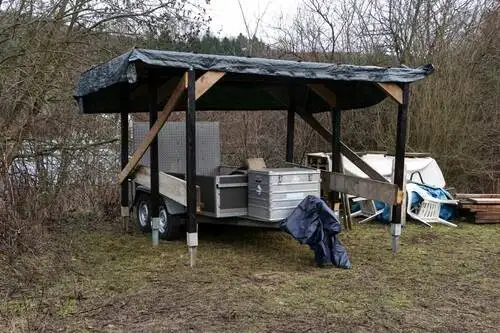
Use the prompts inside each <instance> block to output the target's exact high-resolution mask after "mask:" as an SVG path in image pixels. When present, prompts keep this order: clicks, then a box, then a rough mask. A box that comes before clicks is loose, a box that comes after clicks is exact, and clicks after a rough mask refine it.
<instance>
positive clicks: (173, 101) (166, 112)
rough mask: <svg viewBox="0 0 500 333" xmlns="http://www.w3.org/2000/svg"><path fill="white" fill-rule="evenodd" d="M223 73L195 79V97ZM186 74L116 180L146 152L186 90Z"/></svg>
mask: <svg viewBox="0 0 500 333" xmlns="http://www.w3.org/2000/svg"><path fill="white" fill-rule="evenodd" d="M224 74H225V73H223V72H207V73H205V74H203V75H202V76H201V77H200V78H199V79H198V80H197V81H196V99H198V98H200V97H201V96H203V94H204V93H206V92H207V91H208V89H210V87H212V86H213V85H214V84H215V83H217V81H219V80H220V79H221V78H222V77H223V76H224ZM186 75H187V74H185V75H183V76H182V79H181V80H180V81H179V83H178V84H177V86H176V87H175V89H174V91H173V92H172V95H171V96H170V98H169V100H168V101H167V104H166V105H165V107H164V108H163V111H162V112H161V113H160V114H159V115H158V119H157V120H156V122H155V123H154V125H153V127H151V129H150V130H149V132H148V133H147V134H146V135H145V136H144V139H143V140H142V142H141V144H140V146H139V148H138V149H137V150H136V151H135V152H134V154H133V155H132V158H131V159H130V160H129V162H128V164H127V165H126V166H125V167H124V168H123V169H122V171H121V172H120V175H119V176H118V182H119V183H120V184H121V183H123V181H124V180H125V179H127V177H128V175H129V174H130V173H131V172H132V170H133V169H134V168H135V167H136V166H137V164H138V163H139V161H140V160H141V158H142V156H143V155H144V154H145V153H146V151H147V149H148V148H149V146H150V145H151V142H152V141H153V139H154V137H155V136H156V135H157V134H158V132H159V131H160V130H161V128H162V127H163V125H164V124H165V122H166V121H167V120H168V118H169V117H170V115H171V114H172V111H173V110H174V109H175V106H176V105H177V102H178V101H179V99H180V98H181V96H182V95H183V93H184V91H185V90H186V85H187V76H186Z"/></svg>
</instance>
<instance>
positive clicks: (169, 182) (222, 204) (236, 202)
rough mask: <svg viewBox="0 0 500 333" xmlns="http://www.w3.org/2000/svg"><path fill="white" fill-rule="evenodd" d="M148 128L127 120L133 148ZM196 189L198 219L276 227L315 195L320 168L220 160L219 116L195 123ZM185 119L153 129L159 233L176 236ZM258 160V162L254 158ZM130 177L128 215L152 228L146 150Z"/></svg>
mask: <svg viewBox="0 0 500 333" xmlns="http://www.w3.org/2000/svg"><path fill="white" fill-rule="evenodd" d="M148 130H149V124H148V123H146V122H137V121H135V122H134V123H133V125H132V149H133V150H134V151H135V150H136V149H137V148H138V147H139V145H140V143H141V142H142V141H143V140H144V137H145V135H146V134H147V132H148ZM196 132H197V134H198V135H197V136H196V155H197V157H198V159H197V161H198V163H197V165H196V186H197V187H196V192H197V195H196V197H197V204H196V207H197V208H196V211H197V217H196V218H197V221H198V223H208V224H224V225H236V226H250V227H261V228H279V222H280V221H281V220H282V219H284V218H286V217H287V216H288V215H289V214H290V213H291V211H292V210H293V209H294V208H295V207H296V206H297V205H298V204H299V203H300V201H302V199H304V198H305V197H306V196H308V195H314V196H319V195H320V172H319V171H318V170H316V169H311V168H300V167H285V168H265V161H263V160H262V159H259V158H257V159H251V160H250V161H248V162H247V163H245V164H244V165H237V166H225V165H221V154H220V151H221V150H220V134H219V123H218V122H197V123H196ZM185 137H186V134H185V124H184V123H183V122H169V123H167V124H165V125H164V127H163V128H162V129H161V131H160V132H159V133H158V150H159V151H160V152H161V154H159V160H158V165H159V192H160V195H161V200H160V201H161V205H160V212H159V215H160V216H159V217H160V223H159V229H158V231H159V238H162V239H167V240H171V239H176V238H179V237H180V236H181V231H182V230H183V229H184V227H185V220H186V212H187V208H186V207H187V202H186V197H187V192H186V182H185V180H184V175H185V171H186V165H185V164H186V156H185V144H186V143H185ZM255 162H258V163H255ZM138 165H139V166H138V168H137V169H136V171H135V172H134V173H133V175H132V177H131V178H130V185H131V186H130V190H131V191H130V195H129V198H130V202H131V203H132V206H133V216H134V219H135V220H136V221H137V223H138V225H139V228H140V229H141V230H142V231H143V232H150V231H151V220H152V217H151V213H150V212H151V209H150V207H151V195H150V193H151V187H150V186H151V185H150V178H151V174H150V172H151V169H150V152H149V149H148V150H147V151H146V153H145V154H144V156H143V157H142V158H141V161H140V162H139V164H138Z"/></svg>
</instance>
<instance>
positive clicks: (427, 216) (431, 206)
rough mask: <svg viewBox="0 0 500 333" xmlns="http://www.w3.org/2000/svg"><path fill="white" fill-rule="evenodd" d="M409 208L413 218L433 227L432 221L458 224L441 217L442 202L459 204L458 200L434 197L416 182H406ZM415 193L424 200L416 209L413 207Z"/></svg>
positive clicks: (409, 214) (450, 224) (453, 225)
mask: <svg viewBox="0 0 500 333" xmlns="http://www.w3.org/2000/svg"><path fill="white" fill-rule="evenodd" d="M406 193H407V194H408V196H407V208H406V212H407V214H408V216H410V217H411V218H412V219H414V220H417V221H420V222H422V223H423V224H425V225H427V226H429V227H431V228H432V226H431V223H441V224H444V225H447V226H450V227H456V226H457V225H456V224H454V223H451V222H448V221H446V220H444V219H442V218H440V217H439V212H440V210H441V205H442V204H450V205H458V201H457V200H444V199H437V198H434V197H432V196H431V195H430V194H429V193H427V191H425V190H424V189H422V188H421V187H419V186H418V185H416V184H411V183H410V184H406ZM413 193H416V194H418V195H419V196H420V197H422V199H423V201H422V203H421V204H420V206H419V207H418V208H416V209H413V208H412V207H411V201H412V200H411V199H412V197H413Z"/></svg>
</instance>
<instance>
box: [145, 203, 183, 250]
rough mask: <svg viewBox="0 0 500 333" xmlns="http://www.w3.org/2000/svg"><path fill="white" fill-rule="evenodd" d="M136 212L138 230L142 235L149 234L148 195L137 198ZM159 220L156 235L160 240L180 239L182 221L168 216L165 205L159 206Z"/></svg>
mask: <svg viewBox="0 0 500 333" xmlns="http://www.w3.org/2000/svg"><path fill="white" fill-rule="evenodd" d="M136 211H137V212H136V218H137V222H138V224H139V229H141V231H142V232H144V233H149V232H151V198H150V196H149V195H147V194H141V195H140V196H139V198H138V200H137V209H136ZM159 218H160V225H159V227H158V233H159V235H160V238H161V239H165V240H174V239H178V238H180V236H181V226H182V220H181V217H180V216H179V215H171V214H169V213H168V212H167V209H166V208H165V205H161V206H160V214H159Z"/></svg>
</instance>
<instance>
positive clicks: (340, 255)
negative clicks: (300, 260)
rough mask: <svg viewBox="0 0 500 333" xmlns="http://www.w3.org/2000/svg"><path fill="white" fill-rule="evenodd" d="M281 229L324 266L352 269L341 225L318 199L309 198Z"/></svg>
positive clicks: (284, 222) (287, 219)
mask: <svg viewBox="0 0 500 333" xmlns="http://www.w3.org/2000/svg"><path fill="white" fill-rule="evenodd" d="M281 229H283V230H284V231H286V232H288V233H289V234H290V235H292V236H293V237H294V238H295V239H296V240H297V241H299V243H301V244H307V245H309V247H310V248H311V249H312V250H313V252H314V257H315V260H316V263H317V264H318V265H319V266H320V267H322V266H324V265H325V264H327V263H328V262H331V263H332V264H333V265H335V266H336V267H340V268H352V265H351V262H350V260H349V256H348V254H347V251H346V249H345V247H344V246H343V245H342V243H341V242H340V240H339V239H338V234H339V233H340V231H341V225H340V222H339V221H338V219H337V218H336V217H335V215H334V213H333V211H332V210H331V209H330V207H328V206H327V205H326V203H325V202H324V201H323V200H321V199H320V198H318V197H315V196H312V195H309V196H307V197H305V198H304V200H302V202H301V203H300V204H299V205H298V206H297V207H296V208H295V209H294V210H293V212H292V213H291V214H290V216H289V217H287V218H286V219H284V220H283V221H281Z"/></svg>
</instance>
